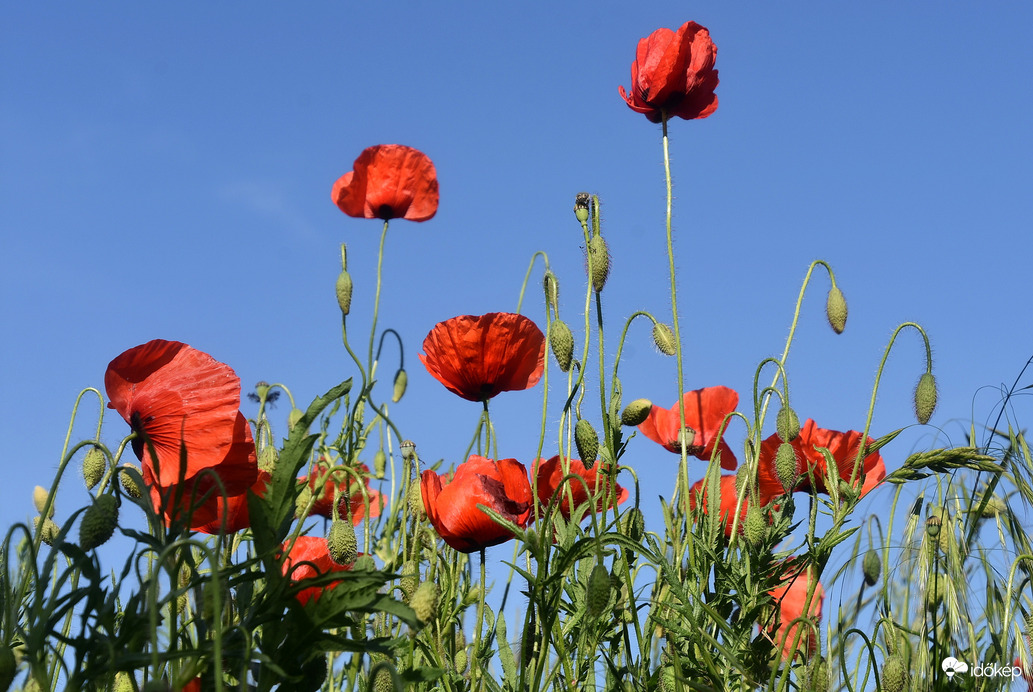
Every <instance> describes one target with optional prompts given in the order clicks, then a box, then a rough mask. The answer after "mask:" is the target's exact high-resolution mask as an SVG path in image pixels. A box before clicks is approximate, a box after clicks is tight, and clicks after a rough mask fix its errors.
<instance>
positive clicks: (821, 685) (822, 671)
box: [807, 654, 831, 692]
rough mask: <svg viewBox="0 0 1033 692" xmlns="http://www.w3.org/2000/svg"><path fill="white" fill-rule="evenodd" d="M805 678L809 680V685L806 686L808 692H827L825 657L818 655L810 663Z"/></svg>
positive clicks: (827, 666)
mask: <svg viewBox="0 0 1033 692" xmlns="http://www.w3.org/2000/svg"><path fill="white" fill-rule="evenodd" d="M807 678H808V680H809V681H810V686H809V687H808V688H807V689H808V690H810V692H828V689H829V683H830V682H831V681H830V680H829V664H828V661H826V660H825V657H824V656H822V655H820V654H819V655H818V657H817V658H815V659H814V662H813V663H811V665H810V667H809V670H808V674H807Z"/></svg>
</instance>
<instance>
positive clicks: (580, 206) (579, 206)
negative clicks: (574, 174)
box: [574, 192, 592, 226]
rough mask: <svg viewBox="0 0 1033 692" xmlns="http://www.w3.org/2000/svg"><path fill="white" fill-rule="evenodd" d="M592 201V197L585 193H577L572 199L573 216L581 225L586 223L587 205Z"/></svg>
mask: <svg viewBox="0 0 1033 692" xmlns="http://www.w3.org/2000/svg"><path fill="white" fill-rule="evenodd" d="M591 201H592V196H591V195H589V194H588V193H587V192H579V193H577V195H576V196H575V197H574V216H576V217H577V220H578V221H579V222H580V223H581V225H582V226H583V225H585V224H586V223H588V205H589V204H590V203H591Z"/></svg>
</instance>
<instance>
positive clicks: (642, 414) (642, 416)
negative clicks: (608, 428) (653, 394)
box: [621, 399, 653, 427]
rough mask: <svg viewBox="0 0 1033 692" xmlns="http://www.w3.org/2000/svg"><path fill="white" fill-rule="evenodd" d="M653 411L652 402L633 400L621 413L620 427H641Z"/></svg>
mask: <svg viewBox="0 0 1033 692" xmlns="http://www.w3.org/2000/svg"><path fill="white" fill-rule="evenodd" d="M652 410H653V402H652V401H650V400H649V399H635V400H634V401H632V402H631V403H630V404H628V405H627V406H625V407H624V410H623V411H621V425H627V426H629V427H634V426H637V425H641V424H642V423H644V422H645V420H646V419H647V418H649V412H650V411H652Z"/></svg>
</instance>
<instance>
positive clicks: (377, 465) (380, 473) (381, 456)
mask: <svg viewBox="0 0 1033 692" xmlns="http://www.w3.org/2000/svg"><path fill="white" fill-rule="evenodd" d="M386 472H387V453H386V452H384V450H382V449H378V450H377V453H376V454H374V455H373V475H374V476H375V477H376V478H378V479H379V478H383V477H384V474H385V473H386Z"/></svg>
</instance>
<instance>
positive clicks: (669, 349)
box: [653, 322, 678, 356]
mask: <svg viewBox="0 0 1033 692" xmlns="http://www.w3.org/2000/svg"><path fill="white" fill-rule="evenodd" d="M653 343H654V344H656V347H657V348H658V349H659V350H660V353H662V354H664V355H665V356H673V355H674V354H675V353H677V352H678V349H677V346H676V343H675V341H674V332H672V331H671V328H670V327H668V326H667V325H666V324H664V323H663V322H656V323H655V324H653Z"/></svg>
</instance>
